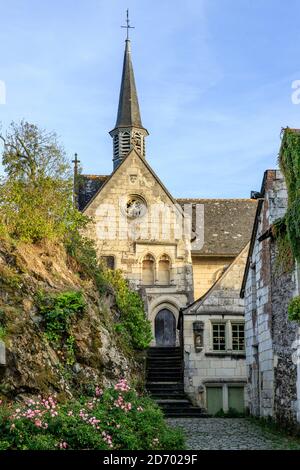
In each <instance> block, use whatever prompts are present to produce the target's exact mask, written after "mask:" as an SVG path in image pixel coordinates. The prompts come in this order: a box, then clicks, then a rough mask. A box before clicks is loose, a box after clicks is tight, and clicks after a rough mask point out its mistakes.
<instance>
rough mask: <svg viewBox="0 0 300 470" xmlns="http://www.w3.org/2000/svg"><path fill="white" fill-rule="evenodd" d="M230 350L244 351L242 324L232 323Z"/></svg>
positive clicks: (243, 328) (243, 329)
mask: <svg viewBox="0 0 300 470" xmlns="http://www.w3.org/2000/svg"><path fill="white" fill-rule="evenodd" d="M231 329H232V350H233V351H244V350H245V327H244V324H243V323H232V324H231Z"/></svg>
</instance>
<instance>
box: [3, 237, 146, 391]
mask: <svg viewBox="0 0 300 470" xmlns="http://www.w3.org/2000/svg"><path fill="white" fill-rule="evenodd" d="M70 290H74V291H81V292H82V293H83V295H84V298H85V302H86V308H85V309H84V313H83V314H82V315H81V316H80V317H79V318H78V319H76V322H73V323H72V325H71V334H72V337H74V351H75V362H74V363H73V364H66V362H65V360H64V358H63V352H62V351H61V350H60V348H58V347H57V346H55V345H54V344H53V343H51V341H49V340H48V339H47V337H46V335H45V331H44V328H43V318H42V316H41V315H40V313H39V310H38V308H37V303H36V295H37V292H39V291H43V292H46V293H49V294H52V293H54V294H55V293H59V292H63V291H70ZM118 317H119V312H118V309H117V307H116V303H115V295H114V293H113V292H112V291H111V290H109V289H108V288H107V289H104V294H103V293H102V294H100V293H99V291H98V289H97V288H96V286H95V284H94V282H93V281H92V280H91V279H90V278H88V277H87V278H85V279H82V276H79V274H78V272H77V270H76V266H74V260H72V259H70V257H69V256H68V255H67V253H66V251H65V249H64V247H63V246H62V245H55V244H50V243H49V244H41V245H29V244H18V245H17V246H12V245H11V244H9V243H7V242H0V325H2V333H3V332H5V333H4V334H3V336H4V338H3V341H4V343H5V349H6V365H5V366H4V365H0V396H1V395H2V396H6V397H8V398H22V396H25V395H27V394H31V395H32V394H33V395H38V394H47V393H57V394H58V395H59V396H61V398H62V399H63V398H64V397H65V398H67V397H71V396H74V395H79V394H80V393H85V391H86V389H87V387H90V386H92V385H93V384H94V385H95V384H98V385H100V386H105V385H108V384H111V383H114V382H115V381H116V380H117V379H119V378H120V377H126V378H127V379H129V380H133V379H135V378H137V377H139V380H140V378H141V377H142V374H141V371H142V361H141V360H139V361H137V360H136V356H134V355H133V353H132V352H131V351H129V350H128V348H126V347H125V346H124V344H123V342H122V341H121V338H120V336H119V335H117V334H116V333H115V330H114V323H115V322H116V321H117V319H118Z"/></svg>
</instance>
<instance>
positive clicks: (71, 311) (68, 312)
mask: <svg viewBox="0 0 300 470" xmlns="http://www.w3.org/2000/svg"><path fill="white" fill-rule="evenodd" d="M37 306H38V310H39V312H40V313H41V314H42V316H43V319H44V327H45V334H46V337H47V338H48V340H49V341H52V342H55V343H58V344H59V343H61V345H63V346H64V347H65V350H66V354H65V359H66V362H67V364H69V365H72V364H74V362H75V351H74V345H75V338H74V337H73V336H72V335H71V334H70V331H69V330H70V326H71V324H72V321H73V320H74V318H76V317H77V316H78V315H80V314H81V313H82V312H83V310H84V308H85V300H84V297H83V294H82V292H79V291H67V292H61V293H59V294H55V295H45V294H43V293H41V292H40V293H38V295H37Z"/></svg>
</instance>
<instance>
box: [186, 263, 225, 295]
mask: <svg viewBox="0 0 300 470" xmlns="http://www.w3.org/2000/svg"><path fill="white" fill-rule="evenodd" d="M233 260H234V257H233V256H231V257H230V256H228V257H225V256H224V257H221V256H210V257H207V256H195V255H193V254H192V261H193V278H194V295H195V299H199V297H201V296H202V295H204V294H205V293H206V292H207V291H208V290H209V289H210V288H211V286H212V285H213V284H214V283H215V282H216V281H217V280H218V279H219V277H220V276H221V275H222V274H223V272H224V271H225V269H226V268H228V266H229V265H230V264H231V263H232V261H233Z"/></svg>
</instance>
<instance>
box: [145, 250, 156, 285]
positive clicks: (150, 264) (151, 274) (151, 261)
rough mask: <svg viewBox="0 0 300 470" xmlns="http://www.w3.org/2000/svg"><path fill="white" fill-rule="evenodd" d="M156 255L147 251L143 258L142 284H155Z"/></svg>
mask: <svg viewBox="0 0 300 470" xmlns="http://www.w3.org/2000/svg"><path fill="white" fill-rule="evenodd" d="M155 272H156V269H155V257H154V256H153V255H152V254H151V253H147V254H146V255H145V256H143V259H142V284H143V285H144V286H149V285H150V286H151V285H154V284H155Z"/></svg>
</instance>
